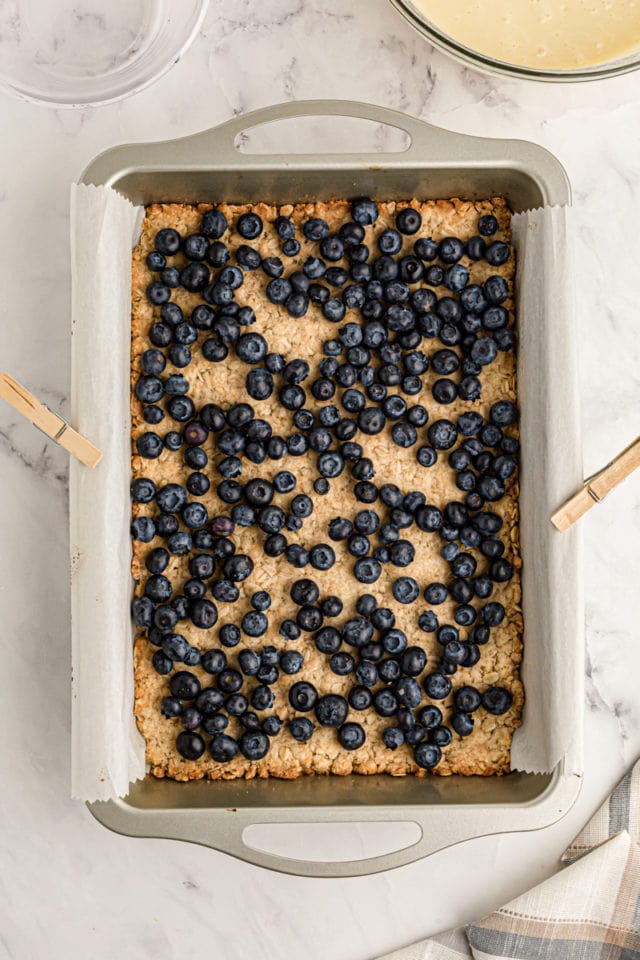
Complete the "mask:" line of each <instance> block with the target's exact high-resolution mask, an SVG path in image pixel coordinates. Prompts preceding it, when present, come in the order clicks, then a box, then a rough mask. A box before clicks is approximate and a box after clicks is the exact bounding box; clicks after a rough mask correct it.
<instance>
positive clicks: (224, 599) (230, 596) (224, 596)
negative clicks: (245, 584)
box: [211, 579, 240, 603]
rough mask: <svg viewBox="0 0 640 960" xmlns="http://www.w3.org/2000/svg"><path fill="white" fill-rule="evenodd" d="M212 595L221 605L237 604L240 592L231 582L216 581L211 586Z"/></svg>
mask: <svg viewBox="0 0 640 960" xmlns="http://www.w3.org/2000/svg"><path fill="white" fill-rule="evenodd" d="M211 593H212V595H213V597H214V598H215V599H216V600H218V601H220V603H235V602H236V600H237V599H238V597H239V596H240V591H239V590H238V588H237V587H236V585H235V584H234V583H232V582H231V581H230V580H224V579H222V580H214V581H213V583H212V584H211Z"/></svg>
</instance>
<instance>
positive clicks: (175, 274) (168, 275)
mask: <svg viewBox="0 0 640 960" xmlns="http://www.w3.org/2000/svg"><path fill="white" fill-rule="evenodd" d="M160 280H161V281H162V283H164V284H166V285H167V286H168V287H172V288H174V289H175V287H179V286H180V271H179V270H178V268H177V267H165V268H164V270H163V271H162V273H161V274H160Z"/></svg>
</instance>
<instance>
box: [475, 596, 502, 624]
mask: <svg viewBox="0 0 640 960" xmlns="http://www.w3.org/2000/svg"><path fill="white" fill-rule="evenodd" d="M480 615H481V617H482V622H483V623H485V624H486V625H487V626H488V627H498V626H499V625H500V624H501V623H502V621H503V620H504V618H505V609H504V607H503V605H502V604H501V603H498V602H497V601H493V602H492V603H486V604H485V605H484V607H483V608H482V611H481V614H480Z"/></svg>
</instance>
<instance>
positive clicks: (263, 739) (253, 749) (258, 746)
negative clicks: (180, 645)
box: [238, 214, 270, 761]
mask: <svg viewBox="0 0 640 960" xmlns="http://www.w3.org/2000/svg"><path fill="white" fill-rule="evenodd" d="M245 216H249V214H245ZM238 746H239V748H240V752H241V754H242V755H243V757H246V758H247V760H253V761H257V760H262V758H263V757H265V756H266V755H267V753H268V752H269V746H270V744H269V738H268V737H267V735H266V734H265V733H262V732H261V731H253V730H247V732H246V733H243V734H242V736H241V737H240V740H239V742H238Z"/></svg>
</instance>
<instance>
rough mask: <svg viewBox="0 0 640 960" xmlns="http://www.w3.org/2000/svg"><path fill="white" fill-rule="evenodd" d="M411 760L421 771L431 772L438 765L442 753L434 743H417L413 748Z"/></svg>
mask: <svg viewBox="0 0 640 960" xmlns="http://www.w3.org/2000/svg"><path fill="white" fill-rule="evenodd" d="M413 758H414V760H415V762H416V764H417V765H418V766H419V767H420V768H421V769H422V770H432V769H433V767H437V765H438V764H439V763H440V760H441V758H442V752H441V750H440V747H438V746H437V744H435V743H419V744H418V745H417V746H416V747H415V748H414V751H413Z"/></svg>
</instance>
